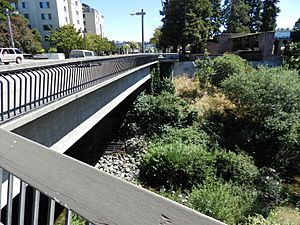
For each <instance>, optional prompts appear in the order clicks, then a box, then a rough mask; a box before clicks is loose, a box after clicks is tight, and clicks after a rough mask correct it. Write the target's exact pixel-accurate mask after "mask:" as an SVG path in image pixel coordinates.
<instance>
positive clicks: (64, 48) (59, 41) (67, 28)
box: [49, 25, 84, 57]
mask: <svg viewBox="0 0 300 225" xmlns="http://www.w3.org/2000/svg"><path fill="white" fill-rule="evenodd" d="M49 41H50V44H51V46H53V47H55V48H56V49H57V51H58V52H62V53H64V54H65V55H66V56H67V57H68V56H69V54H70V52H71V50H73V49H82V48H83V46H84V40H83V37H82V36H81V35H80V31H77V30H76V28H75V27H74V25H64V26H62V27H59V28H57V29H56V30H53V31H50V36H49Z"/></svg>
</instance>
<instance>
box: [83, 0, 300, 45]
mask: <svg viewBox="0 0 300 225" xmlns="http://www.w3.org/2000/svg"><path fill="white" fill-rule="evenodd" d="M82 2H83V3H86V4H88V5H89V6H91V7H92V8H95V9H96V10H98V11H100V12H101V13H102V14H103V15H104V23H105V36H106V37H107V38H108V39H109V40H116V41H141V16H130V15H129V14H130V13H135V12H138V11H141V9H144V11H145V12H146V15H145V41H149V39H150V38H151V37H152V35H153V32H154V29H155V28H156V27H158V26H160V25H162V23H161V16H160V15H159V10H161V8H162V7H161V0H82ZM279 7H280V9H281V12H280V14H279V16H278V19H277V25H278V26H277V27H278V28H292V27H293V25H294V24H295V22H296V21H297V20H298V19H299V18H300V0H280V4H279Z"/></svg>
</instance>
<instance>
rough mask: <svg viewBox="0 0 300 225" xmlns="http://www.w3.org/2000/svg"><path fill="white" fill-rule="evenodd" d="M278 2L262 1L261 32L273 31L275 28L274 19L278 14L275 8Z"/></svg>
mask: <svg viewBox="0 0 300 225" xmlns="http://www.w3.org/2000/svg"><path fill="white" fill-rule="evenodd" d="M278 3H279V0H264V2H263V12H262V25H261V28H260V30H261V31H273V30H275V28H276V19H277V16H278V13H279V12H280V9H279V7H278V6H277V5H278Z"/></svg>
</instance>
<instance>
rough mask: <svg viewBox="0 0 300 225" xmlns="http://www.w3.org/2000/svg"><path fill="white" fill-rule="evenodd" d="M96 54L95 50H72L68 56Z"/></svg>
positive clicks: (81, 56) (90, 55)
mask: <svg viewBox="0 0 300 225" xmlns="http://www.w3.org/2000/svg"><path fill="white" fill-rule="evenodd" d="M93 56H96V54H95V52H93V51H88V50H72V51H71V52H70V55H69V57H70V58H85V57H93Z"/></svg>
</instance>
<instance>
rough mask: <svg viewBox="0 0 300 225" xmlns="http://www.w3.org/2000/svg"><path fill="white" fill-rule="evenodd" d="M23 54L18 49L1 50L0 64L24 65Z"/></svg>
mask: <svg viewBox="0 0 300 225" xmlns="http://www.w3.org/2000/svg"><path fill="white" fill-rule="evenodd" d="M23 60H24V55H23V53H22V52H21V51H20V50H19V49H17V48H0V63H4V64H9V63H10V62H16V63H18V64H19V63H22V61H23Z"/></svg>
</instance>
